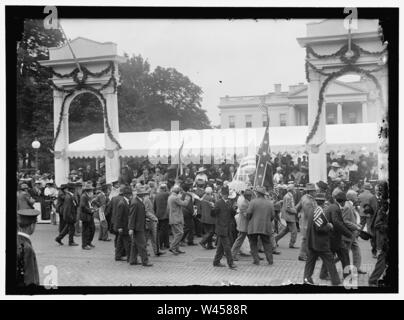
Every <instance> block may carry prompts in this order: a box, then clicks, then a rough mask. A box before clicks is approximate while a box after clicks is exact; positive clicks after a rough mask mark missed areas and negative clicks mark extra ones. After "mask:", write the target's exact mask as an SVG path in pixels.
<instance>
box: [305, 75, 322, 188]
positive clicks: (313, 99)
mask: <svg viewBox="0 0 404 320" xmlns="http://www.w3.org/2000/svg"><path fill="white" fill-rule="evenodd" d="M320 81H321V78H320V76H319V75H318V74H310V82H309V83H308V132H307V133H309V132H310V129H311V128H312V127H313V124H314V121H315V119H316V116H317V109H318V98H319V92H320ZM325 113H326V111H325V103H323V109H322V112H321V115H320V122H319V125H318V129H317V131H316V134H315V135H314V137H313V138H312V139H311V140H310V142H309V180H310V182H312V183H316V182H318V181H320V180H322V181H327V159H326V143H325ZM322 142H323V143H322ZM320 143H322V144H321V145H320V147H319V150H318V152H316V153H315V152H312V150H311V148H310V145H311V144H320Z"/></svg>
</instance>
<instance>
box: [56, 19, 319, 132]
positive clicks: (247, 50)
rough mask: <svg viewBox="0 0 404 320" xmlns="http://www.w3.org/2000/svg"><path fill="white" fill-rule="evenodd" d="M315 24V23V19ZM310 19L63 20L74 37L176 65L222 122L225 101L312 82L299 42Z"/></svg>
mask: <svg viewBox="0 0 404 320" xmlns="http://www.w3.org/2000/svg"><path fill="white" fill-rule="evenodd" d="M311 21H314V20H311ZM307 22H310V20H272V19H271V20H269V19H268V20H163V19H161V20H152V19H132V20H121V19H105V20H98V19H85V20H79V19H75V20H74V19H69V20H66V19H62V20H61V24H62V27H63V29H64V31H65V33H66V35H67V37H68V38H70V39H71V40H73V39H74V38H76V37H80V36H81V37H85V38H89V39H92V40H95V41H99V42H107V41H111V42H114V43H116V44H117V45H118V53H119V54H121V55H123V53H127V54H129V55H132V54H135V55H142V57H143V58H145V59H147V60H148V62H149V63H150V65H151V68H152V70H153V69H154V68H155V67H156V66H162V67H173V68H175V69H177V70H178V71H179V72H181V73H182V74H184V75H186V76H188V77H189V78H190V80H191V81H192V82H193V83H195V84H197V85H198V86H200V87H201V88H202V90H203V96H202V98H203V101H202V108H203V109H205V110H207V115H208V117H209V119H210V120H211V124H212V125H217V124H219V123H220V117H219V109H218V108H217V106H218V105H219V102H220V97H224V96H226V95H229V96H243V95H260V94H264V93H268V92H271V91H274V84H275V83H281V84H282V90H287V88H288V86H289V85H294V84H297V83H299V82H306V80H305V71H304V58H305V50H304V49H303V48H301V47H300V46H299V44H298V43H297V40H296V38H298V37H304V36H305V35H306V23H307Z"/></svg>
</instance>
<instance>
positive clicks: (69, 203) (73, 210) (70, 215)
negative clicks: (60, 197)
mask: <svg viewBox="0 0 404 320" xmlns="http://www.w3.org/2000/svg"><path fill="white" fill-rule="evenodd" d="M61 213H62V215H63V219H64V220H65V221H66V222H67V223H75V222H76V217H77V202H76V200H75V199H74V196H73V195H71V194H70V193H68V192H66V194H65V197H64V201H63V205H62V208H61Z"/></svg>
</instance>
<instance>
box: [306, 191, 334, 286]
mask: <svg viewBox="0 0 404 320" xmlns="http://www.w3.org/2000/svg"><path fill="white" fill-rule="evenodd" d="M315 200H316V202H317V207H316V208H315V209H314V211H311V212H310V213H309V215H308V221H307V234H306V238H307V261H306V265H305V267H304V283H306V284H314V282H313V279H312V275H313V272H314V268H315V266H316V261H317V258H318V257H320V258H321V259H322V260H323V264H324V265H325V266H326V268H327V270H328V272H329V274H330V276H331V283H332V284H333V285H339V284H341V279H340V278H339V275H338V272H337V268H336V267H335V264H334V255H333V253H332V252H331V249H330V232H331V230H332V229H333V225H332V224H331V223H329V222H328V220H327V218H326V216H325V214H324V211H323V208H322V207H323V205H324V202H325V194H324V193H318V194H317V195H316V197H315Z"/></svg>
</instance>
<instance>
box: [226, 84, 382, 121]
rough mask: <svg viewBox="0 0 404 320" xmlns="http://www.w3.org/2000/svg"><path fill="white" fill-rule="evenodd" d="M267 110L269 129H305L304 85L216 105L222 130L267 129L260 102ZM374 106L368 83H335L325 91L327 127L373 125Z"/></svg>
mask: <svg viewBox="0 0 404 320" xmlns="http://www.w3.org/2000/svg"><path fill="white" fill-rule="evenodd" d="M262 98H265V104H266V105H267V106H268V108H269V119H270V126H271V127H277V126H307V125H308V122H307V104H308V93H307V85H306V84H303V83H299V84H297V85H293V86H289V88H288V90H287V91H282V87H281V84H275V85H274V91H273V92H269V93H268V94H266V95H257V96H236V97H229V96H226V97H222V98H220V104H219V106H218V108H219V110H220V119H221V121H220V123H221V128H249V127H263V126H266V115H265V113H264V112H263V111H262V109H260V108H259V105H260V104H261V99H262ZM376 116H377V113H376V105H375V104H374V101H373V97H372V86H371V83H369V82H368V81H364V80H361V81H357V82H342V81H334V82H333V83H332V84H330V85H329V87H328V88H327V92H326V124H351V123H366V122H376Z"/></svg>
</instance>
